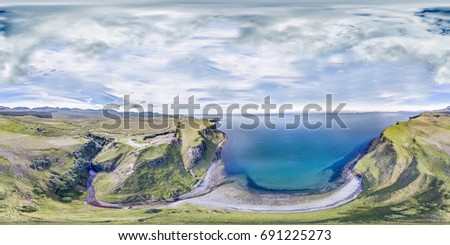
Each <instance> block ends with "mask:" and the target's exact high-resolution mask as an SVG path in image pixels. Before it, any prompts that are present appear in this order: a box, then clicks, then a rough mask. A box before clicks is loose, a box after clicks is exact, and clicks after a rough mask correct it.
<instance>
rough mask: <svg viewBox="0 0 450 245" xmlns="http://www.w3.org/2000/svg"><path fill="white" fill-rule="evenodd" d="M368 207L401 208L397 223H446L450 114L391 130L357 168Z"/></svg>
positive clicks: (418, 119) (416, 120)
mask: <svg viewBox="0 0 450 245" xmlns="http://www.w3.org/2000/svg"><path fill="white" fill-rule="evenodd" d="M355 170H356V172H358V173H359V174H361V175H362V176H363V178H364V182H365V191H364V193H363V198H366V199H367V201H373V202H379V203H384V204H394V205H397V206H398V207H397V209H398V210H399V211H402V212H398V213H396V216H395V217H397V218H406V219H407V218H408V217H409V218H413V219H414V218H417V219H419V218H420V217H422V218H423V219H433V218H436V219H437V220H440V219H442V220H444V219H448V218H449V212H450V211H449V210H450V209H449V208H450V177H449V176H450V113H449V112H433V113H423V114H421V115H420V116H418V117H414V118H411V120H409V121H407V122H399V123H397V124H396V125H393V126H391V127H389V128H387V129H386V130H385V131H384V132H383V133H382V135H381V136H380V137H379V138H377V139H375V140H374V141H373V142H372V144H371V146H370V148H369V150H368V153H367V154H366V155H365V156H364V157H363V158H362V159H361V160H359V162H358V163H357V165H356V166H355Z"/></svg>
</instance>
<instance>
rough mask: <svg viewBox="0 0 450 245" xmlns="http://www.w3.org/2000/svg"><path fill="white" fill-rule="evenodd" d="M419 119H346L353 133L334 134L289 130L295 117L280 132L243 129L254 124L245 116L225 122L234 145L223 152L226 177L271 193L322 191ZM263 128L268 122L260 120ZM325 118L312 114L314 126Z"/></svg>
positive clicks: (361, 115)
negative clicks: (400, 124)
mask: <svg viewBox="0 0 450 245" xmlns="http://www.w3.org/2000/svg"><path fill="white" fill-rule="evenodd" d="M416 114H418V113H411V112H396V113H346V114H340V117H341V118H342V120H343V122H344V123H345V124H346V125H347V126H348V128H341V127H339V126H338V125H337V124H336V123H334V124H333V127H332V128H325V126H323V127H321V128H319V129H307V128H305V127H304V126H300V127H298V128H296V129H293V130H286V129H285V124H286V123H290V122H293V116H287V117H286V118H284V119H277V118H272V119H271V121H273V122H274V123H275V124H276V125H277V129H275V130H274V129H269V128H267V127H266V126H264V123H262V124H261V125H259V127H257V128H256V129H252V130H248V129H240V128H239V125H240V124H241V123H247V124H249V123H252V122H253V121H252V120H249V119H246V118H244V117H242V116H235V115H233V117H232V121H233V123H232V128H231V129H230V125H231V124H228V126H227V124H226V120H223V121H222V125H221V126H220V127H219V129H220V130H222V131H223V132H225V133H226V134H227V135H228V137H229V141H228V142H227V144H226V145H225V147H224V150H223V154H222V157H223V160H224V163H225V167H226V171H227V173H228V174H229V175H231V176H241V177H242V176H245V177H246V178H247V179H248V180H249V183H250V184H251V186H252V187H254V188H260V189H267V190H274V191H276V190H297V191H305V192H314V191H321V190H324V189H326V188H328V187H330V186H332V185H333V184H334V183H333V182H334V181H335V180H336V179H337V178H336V176H339V174H340V173H339V171H341V170H342V166H343V165H345V164H346V163H348V162H349V161H350V160H352V159H353V158H355V157H356V156H357V155H358V154H359V153H360V152H361V151H362V150H363V149H365V148H366V146H367V145H368V144H369V143H370V142H371V140H373V139H374V138H375V137H378V136H379V135H380V134H381V133H382V131H383V130H384V129H385V128H387V127H389V126H390V125H393V124H395V123H396V122H397V121H406V120H408V118H409V117H410V116H413V115H416ZM258 117H259V118H260V121H261V122H263V116H258ZM324 120H325V115H324V114H312V115H310V116H309V121H311V122H312V123H314V122H317V121H322V122H324Z"/></svg>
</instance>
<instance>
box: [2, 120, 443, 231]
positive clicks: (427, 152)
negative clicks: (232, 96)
mask: <svg viewBox="0 0 450 245" xmlns="http://www.w3.org/2000/svg"><path fill="white" fill-rule="evenodd" d="M133 120H134V121H133V123H132V128H131V129H130V130H124V129H116V130H110V131H108V130H104V129H102V128H101V124H102V123H103V122H104V120H102V119H101V118H98V117H90V118H69V117H57V118H54V119H43V118H39V119H37V118H33V117H14V118H11V117H5V116H0V223H1V224H86V223H89V224H307V223H308V224H348V223H351V224H355V223H362V224H368V223H372V224H379V223H382V224H405V223H406V224H408V223H415V224H416V223H429V222H433V223H449V222H450V217H449V213H450V212H449V207H450V206H449V205H450V203H449V197H450V194H449V193H450V191H449V189H450V181H449V171H450V170H449V169H450V157H449V154H448V152H447V151H446V150H445V149H449V148H448V147H450V142H449V139H450V133H449V132H450V119H449V117H444V116H441V117H434V116H433V115H429V116H421V117H418V118H415V119H413V120H410V121H409V122H405V123H399V124H398V125H394V126H392V127H390V128H388V129H387V130H385V132H384V133H383V136H384V141H383V140H381V139H379V140H376V141H375V143H374V145H373V146H372V148H371V149H370V151H369V153H368V154H367V155H366V156H365V157H363V158H362V159H361V160H360V161H359V162H358V164H357V165H356V170H357V171H358V172H359V174H361V175H362V176H363V178H364V179H365V183H366V185H365V190H364V191H363V193H362V195H360V196H359V197H358V198H357V199H356V200H354V201H352V202H350V203H347V204H345V205H343V206H340V207H337V208H333V209H328V210H322V211H316V212H308V213H283V214H263V213H244V212H236V211H224V210H216V209H213V208H199V207H195V206H182V207H177V208H158V211H157V212H155V211H154V210H153V211H151V210H150V209H155V207H151V206H149V207H140V208H133V209H124V210H116V209H103V208H95V207H91V206H88V205H85V204H84V199H85V197H86V194H84V195H82V196H80V197H78V198H75V199H74V200H72V202H70V203H63V202H60V201H59V200H58V199H56V198H55V197H54V196H53V195H52V194H51V193H49V192H48V190H47V187H46V183H47V180H48V178H49V176H50V175H51V172H57V173H63V172H65V171H67V169H69V168H70V167H71V166H72V165H73V157H72V156H71V152H73V151H74V150H75V149H76V148H77V146H79V145H81V144H83V143H85V142H86V139H85V138H84V137H83V135H84V133H85V132H86V130H90V131H94V132H95V133H97V134H100V135H105V136H107V137H111V138H113V139H114V141H113V142H114V143H111V144H110V145H108V146H106V147H105V148H104V149H103V151H102V152H101V153H100V154H99V155H98V156H97V157H96V158H95V160H94V163H95V164H98V165H99V166H100V165H102V166H103V167H104V171H103V172H101V173H100V174H99V175H98V176H97V177H96V179H95V181H94V186H95V187H96V192H97V196H98V197H99V199H100V200H103V201H107V202H127V201H136V200H144V199H148V198H153V199H171V198H172V197H173V196H175V195H177V194H179V193H182V192H186V191H188V190H190V189H192V188H194V184H195V183H197V181H198V179H201V178H202V177H203V176H204V173H205V172H206V168H207V167H208V166H209V163H210V162H211V160H212V159H213V158H214V156H215V152H214V149H215V147H216V145H217V144H218V143H219V142H220V141H221V140H222V139H223V135H222V134H220V133H218V132H217V131H216V132H215V133H214V132H208V133H207V134H206V135H205V134H202V132H204V130H207V129H206V128H207V127H208V126H211V124H208V123H206V126H204V127H202V128H200V129H199V130H193V129H190V128H187V129H184V130H182V131H181V132H180V135H179V136H180V139H181V147H180V146H177V145H176V144H167V143H165V144H156V145H151V146H148V147H143V148H140V149H135V148H134V147H131V146H129V145H127V144H126V143H127V142H128V140H129V139H136V140H137V142H139V143H141V142H143V138H144V137H145V136H147V135H152V134H155V133H160V132H162V131H164V130H168V131H169V130H170V131H175V130H176V122H175V121H174V120H173V119H172V118H168V119H163V118H162V117H160V118H156V120H160V121H161V120H167V121H168V122H170V123H169V126H168V127H167V128H166V129H163V130H150V129H149V128H144V129H139V128H138V126H139V125H138V123H139V120H138V118H134V119H133ZM144 120H146V119H144ZM183 120H185V119H183ZM183 120H182V123H186V121H183ZM39 126H42V127H43V128H45V129H48V132H49V133H42V132H41V133H40V134H39V133H36V129H37V127H39ZM67 142H72V143H73V144H67ZM202 142H204V143H203V144H205V145H206V151H205V152H204V156H203V161H201V162H200V163H199V164H198V165H195V166H190V165H186V163H187V162H188V160H189V159H186V158H185V156H186V152H187V150H188V149H189V148H190V147H197V146H199V145H200V144H202ZM42 155H45V156H49V157H50V158H51V159H52V160H54V163H53V164H52V166H51V168H50V170H49V171H41V172H39V171H34V170H32V169H30V168H28V167H27V163H28V162H29V160H30V159H33V158H34V157H36V156H42ZM14 157H15V158H14ZM9 159H13V161H10V160H9ZM413 161H415V162H413ZM189 169H190V170H192V172H190V171H187V170H189ZM131 170H132V171H131ZM192 173H193V174H194V175H192ZM39 189H40V190H43V191H39ZM32 207H36V208H37V210H33V208H32ZM31 211H32V212H31Z"/></svg>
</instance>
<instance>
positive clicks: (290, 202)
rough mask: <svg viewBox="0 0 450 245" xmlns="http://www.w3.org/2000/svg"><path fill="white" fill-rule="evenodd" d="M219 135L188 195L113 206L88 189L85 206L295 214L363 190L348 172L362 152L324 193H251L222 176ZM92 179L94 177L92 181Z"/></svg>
mask: <svg viewBox="0 0 450 245" xmlns="http://www.w3.org/2000/svg"><path fill="white" fill-rule="evenodd" d="M222 133H223V134H224V139H223V140H222V141H221V142H220V143H219V145H218V146H217V147H216V152H215V158H214V159H213V161H212V162H211V166H210V167H209V168H208V170H207V172H206V174H205V177H204V179H203V180H202V181H201V182H200V184H199V185H198V186H197V187H196V188H195V189H193V190H192V191H190V192H188V193H185V194H182V195H180V196H178V197H176V198H174V199H173V200H172V201H164V202H161V201H159V202H158V201H155V202H147V203H146V202H139V203H127V204H114V203H104V202H100V201H99V200H97V199H96V197H95V190H94V187H93V186H90V188H89V190H88V198H87V200H86V203H87V204H90V205H92V206H95V207H99V208H137V207H155V208H165V207H179V206H183V205H195V206H199V207H206V208H216V209H221V210H233V211H240V212H253V213H295V212H312V211H318V210H324V209H330V208H335V207H338V206H341V205H343V204H346V203H348V202H350V201H352V200H354V199H356V198H357V197H358V196H359V194H360V193H361V192H362V190H363V180H362V178H361V177H359V176H356V175H355V174H354V173H353V171H352V169H353V167H354V165H355V164H356V162H357V161H358V160H359V159H360V157H361V156H362V155H363V152H361V153H360V154H359V155H358V157H356V158H355V159H352V160H351V161H349V162H348V163H347V164H345V167H344V171H343V172H342V173H341V174H342V175H341V178H340V180H339V182H338V183H340V185H339V186H338V187H337V188H335V189H333V190H330V191H328V192H325V193H317V194H308V195H305V194H304V193H275V192H273V193H270V192H260V191H256V190H252V189H251V188H248V187H247V183H246V182H245V181H244V180H243V179H240V178H236V177H234V178H233V177H229V176H228V175H227V174H226V171H225V164H224V162H223V160H222V157H221V155H222V150H223V147H224V146H225V144H226V143H227V142H228V136H227V135H226V134H225V133H224V132H222ZM94 177H95V174H94V175H93V176H92V179H93V178H94ZM92 179H91V181H92Z"/></svg>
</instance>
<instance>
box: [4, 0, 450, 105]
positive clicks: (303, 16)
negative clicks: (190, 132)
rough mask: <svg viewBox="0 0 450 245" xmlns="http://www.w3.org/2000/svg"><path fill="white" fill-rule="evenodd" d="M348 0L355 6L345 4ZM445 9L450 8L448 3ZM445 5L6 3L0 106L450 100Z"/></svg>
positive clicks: (449, 36) (449, 27) (449, 20)
mask: <svg viewBox="0 0 450 245" xmlns="http://www.w3.org/2000/svg"><path fill="white" fill-rule="evenodd" d="M343 2H344V3H348V1H343ZM436 6H440V8H436ZM442 6H443V5H442V4H438V5H431V4H414V5H411V4H408V5H404V4H395V5H375V6H361V5H357V6H356V5H355V6H354V5H348V4H346V5H331V4H315V5H314V6H310V5H304V4H303V5H302V4H283V5H274V4H271V5H257V4H252V5H207V4H196V5H189V4H177V5H175V4H151V5H139V6H136V5H122V6H120V7H117V6H110V5H108V6H106V5H105V6H76V7H74V6H50V7H49V6H23V5H21V6H17V5H15V6H8V5H5V4H3V5H2V7H0V9H1V10H4V11H0V86H1V87H0V105H3V106H29V107H36V106H60V107H79V108H101V107H102V105H104V104H107V103H120V102H121V98H122V96H123V95H124V94H128V95H131V98H132V100H133V101H134V102H137V103H141V104H147V103H153V104H156V105H159V104H161V103H170V102H171V101H172V98H173V97H174V96H177V95H180V97H181V100H185V101H187V98H188V97H189V96H191V95H195V97H196V101H197V102H200V103H202V104H207V103H218V104H220V105H222V106H227V105H229V104H231V103H258V104H261V103H262V102H263V99H264V97H265V96H267V95H271V96H272V99H273V100H274V101H275V102H277V103H292V104H294V106H295V108H297V109H301V107H302V106H303V105H305V104H307V103H319V104H323V103H324V100H325V94H326V93H332V94H333V95H334V97H335V99H336V103H337V102H346V103H348V105H347V107H346V109H348V110H358V111H381V110H382V111H396V110H423V109H438V108H442V107H445V106H448V105H450V99H449V98H450V33H448V32H450V11H448V10H450V8H445V7H442Z"/></svg>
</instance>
